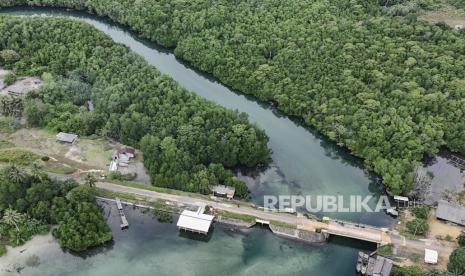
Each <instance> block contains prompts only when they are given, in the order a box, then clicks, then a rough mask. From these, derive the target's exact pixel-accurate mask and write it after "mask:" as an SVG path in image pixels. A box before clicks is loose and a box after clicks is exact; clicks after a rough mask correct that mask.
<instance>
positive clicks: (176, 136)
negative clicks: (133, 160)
mask: <svg viewBox="0 0 465 276" xmlns="http://www.w3.org/2000/svg"><path fill="white" fill-rule="evenodd" d="M0 33H1V34H2V35H1V36H0V51H1V50H4V49H8V50H9V51H15V52H17V54H18V55H19V57H20V58H19V60H17V59H15V61H14V62H13V63H11V64H3V66H9V67H13V68H16V70H17V71H18V72H19V74H23V75H41V74H42V73H44V72H48V74H45V75H44V78H45V79H46V83H47V84H46V85H45V87H44V88H43V89H42V90H41V91H39V92H37V93H30V94H29V95H28V97H27V99H26V101H25V110H24V115H25V117H26V118H27V121H28V123H29V124H30V125H32V126H37V127H47V128H49V129H53V130H55V131H67V132H74V133H77V134H80V135H91V134H94V133H96V134H102V135H105V136H107V137H110V138H114V139H117V140H120V141H121V142H122V143H125V144H129V145H133V146H136V147H138V148H140V149H141V151H142V152H143V153H144V162H145V165H146V167H147V168H148V170H149V172H150V174H151V177H152V181H153V182H154V183H156V184H157V185H159V186H165V187H170V188H176V189H181V190H187V191H192V192H202V193H208V192H210V187H211V186H212V185H216V184H218V183H223V184H226V185H230V186H234V187H236V191H237V192H238V195H239V196H247V193H248V190H247V187H246V186H245V184H244V183H243V182H240V181H239V180H238V179H236V177H235V176H234V175H233V173H232V172H231V171H229V170H226V169H225V167H234V166H247V167H253V166H256V165H258V164H265V163H267V162H268V161H269V157H270V151H269V149H268V148H267V141H268V137H267V136H266V134H265V133H264V131H262V130H260V129H258V128H257V127H255V126H253V125H251V124H249V122H248V119H247V116H246V115H245V114H239V113H238V112H236V111H231V110H227V109H225V108H222V107H219V106H218V105H216V104H213V103H211V102H208V101H206V100H204V99H202V98H200V97H198V96H196V95H194V94H193V93H189V92H188V91H186V90H184V89H183V88H181V87H180V86H179V85H178V84H177V83H176V82H174V81H173V80H172V79H171V78H169V77H167V76H166V75H161V74H159V73H158V72H157V71H156V69H155V68H154V67H152V66H149V65H148V64H147V63H146V62H145V61H144V60H143V59H142V58H141V57H139V56H137V55H135V54H133V53H130V52H129V50H128V49H127V48H126V47H124V46H123V45H120V44H116V43H114V42H113V41H112V40H111V39H110V38H109V37H107V36H106V35H105V34H103V33H101V32H99V31H97V30H96V29H94V28H92V27H91V26H90V25H88V24H85V23H83V22H78V21H75V20H66V19H51V18H19V17H11V16H0ZM4 63H6V62H4ZM88 100H92V101H93V103H94V106H95V108H94V109H93V110H91V111H90V110H89V109H88V108H87V106H86V102H87V101H88Z"/></svg>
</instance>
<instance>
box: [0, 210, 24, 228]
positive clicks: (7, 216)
mask: <svg viewBox="0 0 465 276" xmlns="http://www.w3.org/2000/svg"><path fill="white" fill-rule="evenodd" d="M22 219H23V215H22V214H21V213H19V212H17V211H16V210H13V209H6V210H5V213H4V214H3V219H2V222H3V223H5V224H7V225H11V226H14V227H15V228H16V231H19V226H18V224H19V223H20V222H21V220H22Z"/></svg>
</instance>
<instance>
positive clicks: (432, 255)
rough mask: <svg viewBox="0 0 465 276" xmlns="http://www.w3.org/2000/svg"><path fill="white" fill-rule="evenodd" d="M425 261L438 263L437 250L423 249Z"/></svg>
mask: <svg viewBox="0 0 465 276" xmlns="http://www.w3.org/2000/svg"><path fill="white" fill-rule="evenodd" d="M425 263H427V264H437V263H438V252H437V251H435V250H431V249H425Z"/></svg>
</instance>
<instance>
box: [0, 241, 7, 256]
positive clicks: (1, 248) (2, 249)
mask: <svg viewBox="0 0 465 276" xmlns="http://www.w3.org/2000/svg"><path fill="white" fill-rule="evenodd" d="M5 254H6V246H5V245H4V244H0V257H1V256H3V255H5Z"/></svg>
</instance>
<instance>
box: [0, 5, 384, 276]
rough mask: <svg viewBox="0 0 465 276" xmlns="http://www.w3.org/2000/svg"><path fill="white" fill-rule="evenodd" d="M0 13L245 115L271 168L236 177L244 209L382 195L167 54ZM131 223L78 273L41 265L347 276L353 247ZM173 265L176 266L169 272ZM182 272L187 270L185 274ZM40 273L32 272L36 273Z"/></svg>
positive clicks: (124, 32)
mask: <svg viewBox="0 0 465 276" xmlns="http://www.w3.org/2000/svg"><path fill="white" fill-rule="evenodd" d="M1 12H3V13H9V14H14V15H27V16H31V15H42V16H62V17H66V18H72V19H79V20H82V21H85V22H87V23H89V24H91V25H92V26H94V27H95V28H97V29H98V30H100V31H102V32H104V33H106V34H107V35H108V36H110V37H111V38H112V39H113V40H114V41H116V42H118V43H122V44H124V45H126V46H127V47H128V48H130V49H131V50H132V51H134V52H135V53H137V54H139V55H141V56H142V57H144V58H145V60H146V61H147V62H148V63H149V64H151V65H154V66H155V67H156V68H157V69H158V70H159V71H160V72H161V73H164V74H167V75H169V76H170V77H172V78H173V79H175V80H176V81H177V82H178V83H179V84H180V85H181V86H183V87H185V88H186V89H187V90H189V91H192V92H194V93H196V94H198V95H200V96H202V97H204V98H206V99H208V100H211V101H213V102H216V103H218V104H219V105H222V106H224V107H227V108H231V109H237V110H239V111H240V112H245V113H247V114H248V116H249V119H250V120H251V121H252V122H253V123H255V124H257V125H258V126H259V127H261V128H263V129H264V130H265V131H266V133H267V135H268V136H269V137H270V141H269V147H270V148H271V149H272V151H273V154H272V159H273V162H272V164H271V165H270V167H269V168H268V169H267V170H265V171H263V172H260V173H258V175H255V176H253V177H251V176H243V175H241V178H242V179H243V180H244V181H246V183H247V185H248V186H249V188H250V190H251V191H252V195H251V196H252V201H254V202H255V203H257V204H261V203H262V202H263V195H341V196H345V197H346V198H348V196H350V195H361V196H366V195H373V196H374V197H375V198H374V199H373V200H372V201H371V202H370V204H371V205H372V206H373V205H374V204H375V202H376V198H377V197H378V196H380V195H381V194H382V191H381V188H380V185H379V183H378V182H379V180H378V178H377V177H376V176H375V175H373V174H370V173H367V172H366V171H365V170H364V169H363V162H362V161H361V160H360V159H358V158H355V157H353V156H351V155H350V154H349V153H348V152H347V151H346V150H344V149H341V148H340V147H338V146H337V145H336V144H335V143H333V142H331V141H328V140H327V139H326V138H325V137H323V136H322V135H320V134H319V133H318V132H316V131H314V130H312V129H310V128H307V127H304V126H303V125H302V124H301V123H299V122H298V121H296V120H292V119H290V118H288V117H286V116H284V115H283V114H281V113H280V112H278V111H276V110H275V109H273V108H272V107H270V106H268V105H266V104H262V103H259V102H258V101H256V100H255V99H254V98H252V97H248V96H245V95H243V94H240V93H236V92H235V91H232V90H231V89H229V88H228V87H226V86H224V85H222V84H221V83H219V82H218V81H216V80H214V79H213V78H211V77H210V76H208V75H206V74H202V73H200V72H198V71H196V70H193V69H192V68H190V67H189V66H188V65H186V64H184V63H183V62H181V61H179V60H177V59H176V57H175V56H174V55H173V53H172V52H170V51H169V50H167V49H164V48H161V47H159V46H157V45H156V44H154V43H151V42H149V41H147V40H145V39H141V38H140V37H138V35H137V34H135V33H134V32H131V31H130V30H129V29H128V28H126V27H124V26H121V25H118V24H114V23H113V22H111V21H109V20H107V19H105V18H100V17H97V16H93V15H89V14H87V13H84V12H75V11H66V10H63V9H51V8H14V9H3V10H1ZM330 215H331V216H332V217H338V218H341V219H348V220H353V221H357V222H362V223H367V224H372V225H376V226H386V225H390V224H391V223H392V220H391V219H390V218H389V217H388V216H387V215H384V214H383V213H351V214H349V213H339V214H338V213H335V214H330ZM138 219H140V220H141V222H140V225H138V224H134V223H132V222H131V229H130V230H129V231H128V232H124V233H121V234H120V233H119V232H118V231H119V230H117V231H116V233H115V244H114V248H113V249H109V250H103V252H102V253H101V254H96V255H95V256H93V257H91V258H86V259H85V260H86V261H85V265H84V266H83V264H82V263H83V261H82V260H80V261H72V263H73V264H76V266H75V270H72V269H71V267H72V266H71V265H68V264H67V259H68V258H72V259H73V260H75V258H78V257H76V256H73V255H70V254H68V253H66V254H63V253H62V252H61V250H60V253H57V256H55V257H53V258H48V259H50V262H52V263H53V264H51V265H49V266H47V267H52V268H53V267H55V269H56V270H55V271H60V269H64V270H63V271H67V272H66V273H64V274H61V275H65V274H66V275H86V274H85V273H84V272H85V271H88V270H87V269H90V268H91V267H93V268H94V269H93V270H92V271H100V269H102V272H101V273H96V272H95V273H93V275H110V272H111V271H117V272H121V273H122V272H125V271H127V274H129V273H131V272H130V271H129V270H131V271H133V270H132V269H141V273H139V274H137V273H135V274H134V273H132V274H133V275H148V274H145V273H144V271H145V270H144V269H147V271H149V270H148V269H149V268H151V269H158V270H159V271H161V272H162V271H170V270H169V269H174V270H173V272H179V273H175V274H182V275H214V274H216V272H219V271H221V272H223V273H224V272H225V271H226V272H231V273H227V275H229V274H234V273H232V272H233V271H236V272H235V273H236V274H237V275H255V274H257V273H258V274H270V275H283V274H287V275H299V274H307V275H308V274H309V273H310V274H311V275H352V274H353V271H354V265H355V257H356V249H355V248H354V246H355V244H358V243H354V242H348V243H347V244H346V243H345V242H344V243H342V244H341V243H340V242H330V243H329V244H327V245H323V246H308V245H304V244H298V243H295V242H292V241H287V240H283V239H281V238H277V237H275V236H273V235H271V234H269V233H266V234H265V233H263V232H264V231H265V230H256V229H254V230H247V231H240V232H237V233H231V232H229V231H228V230H227V229H224V228H221V227H217V229H215V230H214V234H213V235H212V237H211V239H210V240H209V242H208V243H203V242H197V241H192V240H190V239H186V238H179V237H178V233H177V230H176V229H175V227H174V226H172V225H161V224H157V223H155V222H153V221H152V220H149V221H147V220H146V219H143V218H141V217H140V216H134V220H138ZM144 229H145V230H144ZM147 229H150V230H149V231H147ZM138 245H139V246H138ZM57 250H58V249H57ZM52 251H53V250H51V252H52ZM58 256H60V257H58ZM71 256H72V257H71ZM54 259H56V260H60V262H57V261H56V260H55V261H53V260H54ZM78 259H79V258H78ZM118 260H119V261H118ZM144 260H146V261H150V264H151V266H147V267H145V265H144V263H145V261H144ZM334 260H337V261H336V264H335V265H333V264H332V262H333V261H334ZM179 262H181V263H182V264H181V265H179V266H178V265H174V264H175V263H179ZM188 264H189V265H191V266H192V267H188V266H187V265H188ZM97 265H98V267H97ZM101 266H102V268H100V267H101ZM121 266H124V267H125V268H123V267H121ZM139 266H141V267H140V268H139ZM43 267H44V266H42V265H41V266H39V268H38V269H39V270H37V272H39V271H40V268H43ZM59 267H61V268H59ZM105 269H107V270H105ZM164 269H166V270H164ZM176 269H179V271H177V270H176ZM183 269H184V270H183ZM215 269H216V270H215ZM70 271H74V272H72V273H71V272H70ZM183 271H184V272H185V273H182V272H183ZM288 271H289V272H291V273H287V272H288ZM259 272H260V273H259ZM293 272H295V273H293ZM39 274H41V273H39ZM116 274H118V275H120V273H116ZM161 274H164V273H161ZM41 275H50V274H41ZM57 275H58V274H57ZM121 275H122V274H121Z"/></svg>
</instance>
